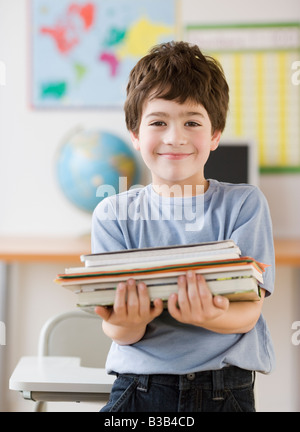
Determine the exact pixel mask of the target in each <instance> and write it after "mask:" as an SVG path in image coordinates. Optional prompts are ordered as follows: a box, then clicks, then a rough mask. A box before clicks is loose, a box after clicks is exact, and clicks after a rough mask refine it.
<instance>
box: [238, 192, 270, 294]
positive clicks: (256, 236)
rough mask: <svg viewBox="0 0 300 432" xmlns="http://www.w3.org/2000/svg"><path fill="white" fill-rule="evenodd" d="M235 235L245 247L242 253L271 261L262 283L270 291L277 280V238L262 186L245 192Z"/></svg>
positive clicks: (263, 260) (241, 245)
mask: <svg viewBox="0 0 300 432" xmlns="http://www.w3.org/2000/svg"><path fill="white" fill-rule="evenodd" d="M231 238H232V239H233V240H234V241H235V242H236V243H237V245H238V246H239V248H240V249H241V252H242V256H251V257H253V258H254V259H256V260H257V261H259V262H262V263H264V264H268V265H269V266H268V267H267V268H266V270H265V273H264V274H263V277H264V283H263V284H262V285H261V286H262V288H264V289H265V290H266V295H270V294H271V293H272V292H273V290H274V281H275V254H274V242H273V232H272V221H271V216H270V211H269V206H268V203H267V200H266V198H265V196H264V195H263V193H262V192H261V191H260V189H258V188H256V187H253V188H251V189H250V193H248V194H245V197H244V200H243V201H242V205H241V206H240V210H239V214H238V217H237V219H236V221H235V224H234V227H233V231H232V235H231Z"/></svg>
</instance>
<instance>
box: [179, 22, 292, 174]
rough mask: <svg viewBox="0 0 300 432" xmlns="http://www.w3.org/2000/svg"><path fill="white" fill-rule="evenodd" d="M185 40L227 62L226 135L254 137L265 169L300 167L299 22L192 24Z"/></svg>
mask: <svg viewBox="0 0 300 432" xmlns="http://www.w3.org/2000/svg"><path fill="white" fill-rule="evenodd" d="M185 39H186V40H187V41H189V42H191V43H195V44H197V45H198V46H199V47H200V48H201V50H202V51H203V52H204V53H205V54H208V55H212V56H214V57H216V58H217V59H218V60H219V61H220V63H221V64H222V66H223V69H224V72H225V75H226V78H227V81H228V84H229V87H230V110H229V115H228V120H227V125H226V129H225V131H224V134H223V135H224V138H233V137H234V138H244V139H245V138H246V139H251V140H253V141H254V142H255V143H256V145H257V148H258V158H259V165H260V170H261V172H264V173H267V172H277V173H279V172H300V85H299V84H300V79H299V78H298V79H297V76H296V74H298V77H300V74H299V72H297V70H295V68H296V67H297V65H299V67H300V63H299V60H300V24H299V23H288V24H287V23H280V24H249V25H222V26H194V25H193V26H187V27H186V29H185Z"/></svg>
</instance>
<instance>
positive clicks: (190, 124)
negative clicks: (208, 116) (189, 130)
mask: <svg viewBox="0 0 300 432" xmlns="http://www.w3.org/2000/svg"><path fill="white" fill-rule="evenodd" d="M185 125H186V126H190V127H197V126H200V124H199V123H196V122H194V121H189V122H186V124H185Z"/></svg>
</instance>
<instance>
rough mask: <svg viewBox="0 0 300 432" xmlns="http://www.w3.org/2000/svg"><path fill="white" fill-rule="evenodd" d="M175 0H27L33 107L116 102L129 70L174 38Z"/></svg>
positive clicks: (118, 103) (121, 97)
mask: <svg viewBox="0 0 300 432" xmlns="http://www.w3.org/2000/svg"><path fill="white" fill-rule="evenodd" d="M176 1H177V0H93V1H76V0H75V1H74V0H73V1H72V0H59V1H53V0H31V22H32V25H31V28H32V38H31V41H32V56H31V57H32V74H31V76H32V85H31V105H32V106H33V108H68V107H69V108H74V107H75V108H76V107H78V108H109V107H121V106H122V105H123V103H124V100H125V93H126V85H127V81H128V77H129V73H130V70H131V69H132V68H133V66H134V65H135V64H136V62H137V61H138V60H139V59H140V58H141V57H142V56H144V55H145V54H146V53H147V52H148V50H149V48H150V47H152V46H153V45H156V44H158V43H161V42H166V41H169V40H174V39H175V38H176V35H175V33H176Z"/></svg>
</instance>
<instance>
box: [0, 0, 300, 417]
mask: <svg viewBox="0 0 300 432" xmlns="http://www.w3.org/2000/svg"><path fill="white" fill-rule="evenodd" d="M28 4H29V2H28V1H26V0H0V61H2V62H4V63H5V65H6V85H5V86H2V87H0V198H1V201H0V235H3V234H12V235H17V234H22V235H23V234H26V235H68V234H70V235H80V234H82V233H86V232H88V231H89V230H90V215H87V214H85V213H84V212H81V211H79V210H77V209H76V208H75V207H73V206H72V205H71V204H69V203H68V202H67V200H66V199H65V198H64V196H63V195H62V193H61V192H60V190H59V187H58V185H57V183H56V179H55V175H54V161H55V153H56V151H57V148H58V146H59V143H60V142H61V140H62V138H63V137H64V135H65V134H66V133H68V132H69V131H70V129H72V128H74V127H76V126H78V125H82V126H84V127H97V128H100V129H105V130H108V131H112V132H114V133H116V134H118V135H120V136H121V137H123V138H124V139H125V140H128V134H127V131H126V128H125V124H124V118H123V113H122V111H118V110H110V111H103V110H93V111H88V110H78V111H59V110H58V111H47V110H46V111H33V110H31V109H30V107H29V103H28V92H29V74H30V66H29V55H30V52H29V40H28V38H29V32H30V29H29V24H28V23H29V21H28ZM181 19H182V22H184V23H222V22H228V23H229V22H231V23H233V22H269V21H273V22H274V21H276V22H277V21H279V22H282V21H285V20H287V21H300V7H299V0H285V1H281V0H264V1H263V2H262V1H260V0H252V1H251V2H245V1H240V0H226V1H224V0H210V1H209V2H204V1H202V0H182V8H181ZM299 60H300V59H299ZM128 142H129V140H128ZM260 185H261V188H262V190H263V191H264V193H265V194H266V196H267V199H268V201H269V204H270V209H271V214H272V218H273V223H274V233H275V235H277V236H284V237H295V236H297V237H300V223H299V220H300V204H299V201H297V200H296V199H295V196H296V193H297V192H298V191H299V189H300V176H299V175H289V176H287V175H278V176H266V175H265V176H261V178H260ZM58 271H59V269H58V268H57V266H55V265H50V264H49V265H46V264H45V265H42V266H36V265H35V264H32V265H28V266H24V265H21V266H16V265H14V266H13V272H12V283H11V292H10V299H11V302H10V320H9V326H8V327H9V332H8V340H7V346H6V347H5V349H6V352H7V353H8V358H9V364H8V366H7V375H9V374H10V373H11V371H12V370H13V367H14V366H15V364H16V362H17V360H18V358H19V357H20V356H21V355H28V354H31V355H34V354H35V353H36V346H37V337H38V331H39V329H40V327H41V325H42V324H43V322H44V321H45V320H46V319H47V318H48V317H49V316H51V315H53V314H55V313H58V312H60V311H63V310H67V309H70V308H73V299H72V298H71V297H69V296H68V295H67V293H62V292H61V291H59V290H57V289H56V288H55V287H54V286H53V283H52V280H53V276H54V275H55V274H56V273H57V272H58ZM41 280H42V281H43V282H42V283H41ZM299 288H300V286H299V270H297V269H290V268H286V267H283V268H278V269H277V282H276V293H275V295H274V296H273V298H271V299H268V300H267V301H266V306H265V314H266V317H267V319H268V322H269V326H270V329H271V332H272V335H273V338H274V343H275V347H276V352H277V362H278V365H277V369H276V371H275V372H274V374H272V375H271V376H269V377H260V378H259V384H260V383H262V384H261V385H259V394H260V408H261V409H262V410H269V411H279V410H282V411H300V396H299V384H298V383H300V380H299V371H298V364H299V351H300V347H294V346H293V345H292V344H291V334H292V332H291V324H292V322H293V321H295V320H300V309H299ZM0 349H3V347H0ZM28 407H29V405H28V404H26V403H23V402H21V399H20V396H19V395H15V394H14V393H12V392H10V393H9V395H8V396H7V409H10V410H18V409H22V410H23V409H24V410H26V409H27V408H28ZM29 409H30V408H29Z"/></svg>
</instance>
